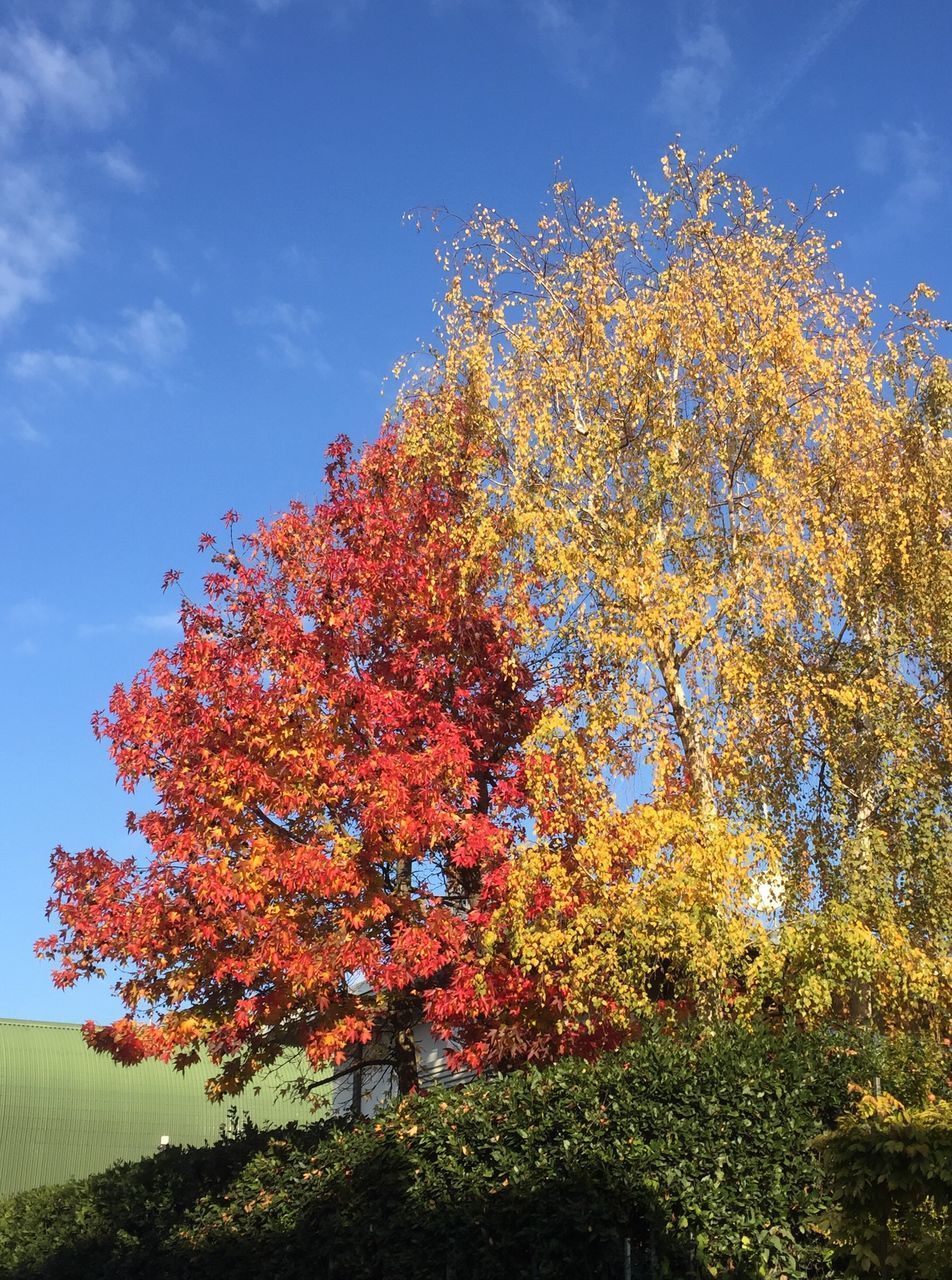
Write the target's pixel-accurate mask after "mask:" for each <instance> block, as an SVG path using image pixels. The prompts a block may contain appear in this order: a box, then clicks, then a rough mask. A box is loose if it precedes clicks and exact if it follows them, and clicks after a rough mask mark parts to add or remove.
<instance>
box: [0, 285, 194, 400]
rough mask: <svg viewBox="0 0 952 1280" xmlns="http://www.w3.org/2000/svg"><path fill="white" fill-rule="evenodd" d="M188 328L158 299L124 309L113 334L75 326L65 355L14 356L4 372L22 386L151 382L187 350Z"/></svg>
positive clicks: (37, 352)
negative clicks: (41, 382)
mask: <svg viewBox="0 0 952 1280" xmlns="http://www.w3.org/2000/svg"><path fill="white" fill-rule="evenodd" d="M187 343H188V326H187V325H186V323H185V321H184V319H183V318H182V316H181V315H179V313H178V312H177V311H173V310H172V308H171V307H169V306H168V305H167V304H166V303H165V302H163V301H162V299H161V298H156V300H155V301H154V302H153V303H152V305H151V306H148V307H142V308H135V307H127V308H126V309H125V310H124V311H123V312H122V315H121V317H120V320H119V322H118V324H117V325H115V326H114V327H113V328H105V327H103V326H101V325H90V324H79V325H74V326H73V328H72V329H71V330H70V333H69V347H68V348H67V349H65V350H55V349H49V348H47V349H41V350H32V351H18V352H15V353H14V354H13V355H11V356H10V357H9V359H8V361H7V370H8V372H9V373H10V374H12V375H13V377H15V378H19V379H21V380H23V381H34V382H35V381H46V382H54V383H64V382H71V383H74V384H77V385H80V386H91V387H96V386H98V387H119V386H126V385H128V384H129V383H133V382H137V381H140V380H141V379H142V378H144V377H149V376H152V375H154V374H156V373H158V372H159V371H161V370H162V369H164V368H166V367H167V366H168V365H170V364H171V363H172V362H173V361H174V360H175V359H176V358H177V357H178V356H179V355H181V353H182V352H183V351H184V350H185V347H186V345H187Z"/></svg>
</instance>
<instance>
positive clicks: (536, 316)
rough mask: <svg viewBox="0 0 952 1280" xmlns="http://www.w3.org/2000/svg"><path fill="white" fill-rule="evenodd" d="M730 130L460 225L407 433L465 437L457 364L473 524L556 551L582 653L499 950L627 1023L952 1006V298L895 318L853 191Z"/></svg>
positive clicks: (548, 637)
mask: <svg viewBox="0 0 952 1280" xmlns="http://www.w3.org/2000/svg"><path fill="white" fill-rule="evenodd" d="M724 165H725V157H723V156H721V157H717V158H715V159H714V160H713V161H712V162H710V163H706V162H705V161H704V160H703V159H702V160H701V161H699V162H698V163H696V164H695V163H691V162H690V161H689V160H688V158H687V156H686V155H685V152H684V151H683V150H682V149H681V147H680V146H679V145H678V144H675V145H674V146H672V147H671V148H670V150H669V152H668V154H667V156H666V157H665V159H664V160H663V163H662V167H663V175H664V182H663V184H662V185H661V187H660V189H658V190H655V189H652V188H651V187H650V186H649V185H648V184H647V183H644V182H642V181H640V180H637V181H638V187H639V190H640V210H639V213H638V215H637V217H636V218H634V219H631V218H630V217H629V216H627V215H626V214H625V212H624V211H623V208H622V205H621V203H620V202H619V201H616V200H613V201H611V202H610V203H608V204H607V205H605V206H604V207H600V206H599V205H597V204H596V203H595V202H593V201H591V200H580V199H579V198H578V196H577V194H576V192H575V190H574V188H573V187H572V185H571V184H570V183H568V182H565V181H557V182H556V184H555V186H554V188H553V192H552V203H551V207H550V211H549V212H547V213H546V214H545V215H544V216H543V217H542V218H541V219H540V221H539V223H538V226H537V227H536V228H535V229H533V230H531V231H528V232H523V231H522V230H521V229H520V228H519V227H518V226H517V225H516V224H515V223H513V222H511V221H509V220H507V219H505V218H503V217H501V216H499V215H498V214H497V213H495V212H494V211H493V210H489V209H485V208H480V209H477V211H476V212H475V214H474V215H473V217H472V218H471V219H470V220H469V221H468V222H466V223H464V224H463V225H462V226H461V227H460V229H459V231H458V233H457V234H456V236H455V237H454V239H453V241H452V243H451V244H450V245H449V246H448V248H447V250H446V253H445V258H444V265H445V269H446V273H447V287H446V293H445V297H444V299H443V304H442V310H441V321H440V330H439V344H438V350H437V354H436V356H435V357H433V358H432V359H431V360H430V361H429V363H428V367H427V368H426V369H425V370H423V371H422V372H421V373H420V374H418V375H417V376H416V377H413V378H410V379H408V381H407V385H406V392H405V396H406V400H407V403H408V404H412V403H413V402H420V401H425V402H426V403H427V405H428V409H429V411H428V412H427V413H425V414H416V415H415V416H414V414H413V413H408V415H407V418H408V421H410V422H411V424H412V423H413V422H416V423H418V424H422V425H421V427H420V429H419V430H417V431H415V432H414V429H413V427H412V425H411V428H410V440H409V443H410V445H411V448H412V449H413V450H414V451H415V453H416V455H417V456H418V457H419V458H420V459H421V462H422V465H424V466H425V467H427V468H439V467H441V466H443V465H445V459H446V456H447V454H448V453H449V452H451V451H452V448H453V426H452V423H453V422H454V421H455V420H456V418H455V417H454V415H456V414H457V407H458V404H459V400H460V398H462V399H463V401H464V402H465V404H466V406H467V411H468V420H469V422H470V423H471V424H475V430H476V431H477V433H478V434H479V436H480V438H481V442H482V447H481V448H480V449H477V450H474V451H473V454H472V456H473V457H474V458H479V459H480V460H481V464H482V465H481V469H480V470H477V471H474V473H473V476H472V487H473V495H474V496H475V498H476V501H477V505H479V504H481V506H482V509H483V510H484V512H485V513H486V519H485V521H484V522H483V523H482V524H481V525H480V524H479V522H478V521H477V524H476V526H475V527H474V530H473V545H474V548H476V549H477V550H478V552H479V553H480V554H482V553H483V552H484V551H485V549H486V545H487V543H488V542H489V541H492V542H493V543H494V545H495V550H496V551H497V552H498V553H499V555H500V558H501V563H503V564H504V565H505V564H506V563H512V564H518V565H519V566H520V568H524V567H526V566H528V568H529V570H530V577H531V579H532V580H533V581H534V582H535V585H536V592H535V596H534V598H533V599H532V600H528V601H527V602H526V604H525V609H524V616H523V617H522V618H521V619H520V623H521V625H522V626H523V628H524V633H525V634H526V635H527V636H530V637H531V641H530V648H533V649H534V650H535V652H536V661H537V662H538V663H540V664H542V665H544V666H545V665H547V668H548V671H549V674H550V679H551V681H552V682H553V684H554V683H559V684H561V685H562V687H563V694H562V702H561V705H560V706H559V707H558V710H557V712H555V713H553V714H550V715H549V716H547V717H544V718H543V721H542V723H541V724H540V727H539V729H538V731H537V740H536V743H535V744H534V748H533V750H534V752H535V755H534V756H533V755H532V753H531V752H530V768H531V767H532V765H531V760H532V759H535V760H536V761H537V765H536V767H537V770H538V777H537V778H536V782H535V785H536V788H537V795H536V801H537V812H538V814H540V815H544V818H537V820H536V824H535V827H534V829H533V831H532V832H531V839H527V841H526V843H525V845H524V846H523V848H522V849H521V850H520V851H519V852H518V854H517V855H516V856H515V857H514V858H513V860H512V865H511V867H510V868H509V877H510V893H509V896H508V898H507V899H506V900H505V903H503V902H502V901H501V902H500V906H499V909H498V913H497V918H496V919H495V920H494V922H493V927H492V928H491V929H490V930H489V931H488V933H487V940H486V941H485V943H484V946H483V948H482V951H481V953H480V956H479V958H478V963H479V964H481V965H482V966H484V968H485V970H486V973H487V975H491V974H492V972H493V970H494V966H498V965H499V964H502V963H505V964H506V965H509V966H515V968H516V969H517V970H518V972H519V973H520V974H521V975H523V976H525V975H530V976H531V977H532V978H533V979H534V980H536V979H537V980H538V981H539V982H541V983H542V984H543V985H545V986H546V989H548V990H557V991H558V992H559V993H560V1001H561V1003H560V1007H559V1012H558V1020H560V1025H562V1024H565V1022H566V1020H568V1022H570V1023H571V1021H572V1019H574V1020H575V1023H574V1025H575V1026H576V1027H580V1026H584V1025H586V1022H587V1020H590V1019H592V1018H593V1017H597V1016H598V1017H604V1016H608V1017H611V1018H612V1019H614V1020H615V1022H616V1023H617V1026H618V1028H619V1034H621V1033H622V1032H623V1030H624V1028H626V1027H630V1026H631V1025H632V1020H633V1019H637V1018H640V1017H642V1016H644V1015H646V1014H647V1013H649V1012H651V1010H652V1009H657V1007H658V1004H659V1001H662V1002H664V1003H665V1004H667V1003H668V1002H669V1001H670V1000H672V999H673V1000H678V999H681V1000H683V1001H686V1002H687V1004H688V1005H689V1006H690V1007H691V1008H696V1009H705V1010H707V1011H708V1012H709V1013H710V1014H711V1015H712V1016H718V1015H724V1014H727V1013H729V1012H731V1011H735V1012H736V1011H737V1010H739V1009H748V1010H749V1009H754V1008H762V1007H763V1006H764V1005H765V1004H768V1005H773V1006H775V1007H779V1008H783V1009H787V1010H793V1011H796V1012H797V1013H798V1014H799V1015H800V1016H802V1017H803V1018H805V1019H807V1020H816V1019H821V1018H828V1017H853V1018H862V1019H867V1020H870V1019H871V1020H873V1021H875V1022H877V1023H878V1024H881V1025H887V1026H893V1025H916V1026H923V1025H927V1026H929V1027H931V1028H932V1029H934V1030H936V1031H938V1032H941V1033H942V1034H946V1033H947V1032H948V1025H947V1024H948V1020H949V1019H948V1009H949V997H950V994H952V988H950V982H952V963H950V945H949V944H950V934H952V837H950V830H952V827H950V814H952V805H950V798H952V766H950V762H952V697H950V693H952V689H950V681H952V571H950V570H952V563H950V561H952V444H950V424H952V381H950V375H949V370H948V367H947V364H946V362H945V361H944V359H943V358H942V357H941V355H940V354H939V352H938V350H937V343H938V341H939V337H940V333H941V330H942V329H944V328H945V327H946V326H944V325H943V324H941V323H940V322H938V321H936V320H935V319H933V317H932V315H931V313H930V311H929V310H928V303H929V302H930V301H931V298H932V294H931V292H930V291H929V290H928V289H927V288H926V287H925V286H919V287H918V288H917V289H916V290H915V291H914V293H913V295H912V297H911V299H910V302H909V303H908V304H907V306H906V307H905V308H898V309H894V310H893V312H892V314H891V318H890V319H889V321H888V323H887V324H886V326H885V328H884V327H883V325H882V321H881V312H880V309H879V307H878V306H877V302H876V299H875V298H874V296H873V295H872V293H871V291H870V290H869V289H868V288H864V289H853V288H850V287H848V286H847V285H846V283H845V282H844V281H843V279H842V278H841V277H840V276H839V275H838V274H837V273H836V272H835V271H834V269H833V267H832V265H831V249H830V246H829V244H828V242H827V240H826V238H825V236H824V235H823V232H822V229H821V228H822V225H823V221H824V219H825V217H826V216H831V215H832V213H833V210H832V208H831V207H830V202H829V200H827V199H819V198H818V199H816V200H815V201H814V202H813V203H812V204H811V205H810V207H809V208H808V209H806V210H805V211H803V212H799V211H797V210H796V209H795V208H794V207H793V206H790V207H789V210H788V212H787V214H785V215H784V216H783V217H781V216H780V215H779V213H778V212H777V211H776V210H775V207H774V205H773V204H772V202H771V200H770V198H769V196H768V195H767V194H766V193H761V194H758V193H755V192H754V191H753V190H751V188H750V187H749V186H748V185H747V184H746V183H745V182H743V181H742V180H740V179H738V178H735V177H733V176H731V175H730V174H729V173H728V172H727V171H726V169H725V167H724ZM441 406H442V409H441ZM441 422H445V423H447V424H448V425H447V427H446V431H445V433H444V432H443V431H442V430H441V428H440V423H441ZM500 540H501V544H502V545H501V546H500V545H499V544H500ZM553 761H558V767H553ZM573 774H574V776H575V781H574V782H572V781H570V780H567V779H570V778H571V776H572V775H573ZM520 886H521V894H522V896H521V898H520ZM540 886H541V887H543V888H544V890H545V892H544V893H542V894H541V896H540V893H539V889H540ZM520 902H522V907H518V906H517V904H518V903H520ZM533 904H534V905H533ZM487 980H488V978H487ZM520 1016H524V1013H523V1014H520ZM550 1016H554V1015H551V1010H550Z"/></svg>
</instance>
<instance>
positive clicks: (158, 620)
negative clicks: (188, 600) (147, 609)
mask: <svg viewBox="0 0 952 1280" xmlns="http://www.w3.org/2000/svg"><path fill="white" fill-rule="evenodd" d="M180 621H181V614H180V613H179V611H178V610H177V609H170V610H168V611H167V612H165V613H137V614H136V616H135V618H133V620H132V625H133V626H134V627H135V629H136V631H178V629H179V624H180Z"/></svg>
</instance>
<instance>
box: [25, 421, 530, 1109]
mask: <svg viewBox="0 0 952 1280" xmlns="http://www.w3.org/2000/svg"><path fill="white" fill-rule="evenodd" d="M450 417H451V418H452V422H453V423H454V424H455V426H453V427H452V428H451V427H450V425H449V422H446V423H444V424H443V426H444V430H445V431H447V432H450V431H451V430H452V432H453V445H452V449H453V457H454V461H453V462H452V463H451V465H450V466H448V467H444V468H442V470H441V471H440V473H439V474H436V473H434V474H432V475H427V474H425V473H423V472H421V470H420V469H419V467H417V466H415V464H414V462H413V459H412V458H410V457H409V456H408V455H407V454H406V452H405V450H404V448H403V446H402V445H401V443H400V431H399V429H398V427H397V426H395V425H390V426H388V427H386V428H385V429H384V431H383V432H382V434H381V437H380V438H379V440H378V441H377V442H376V443H374V444H372V445H371V446H369V447H368V448H367V449H366V451H365V452H363V453H362V454H361V455H360V456H359V457H358V458H356V459H355V458H354V457H353V456H352V453H351V450H350V447H349V445H348V443H347V442H346V440H343V439H341V440H339V441H338V442H337V443H336V444H334V445H333V446H332V448H331V449H330V451H329V456H330V464H329V466H328V469H327V484H328V496H327V499H326V500H325V501H323V502H321V503H319V504H318V505H317V506H315V507H313V508H309V507H306V506H304V505H302V504H300V503H295V504H293V505H292V506H291V508H290V510H289V511H288V512H287V513H286V514H284V515H281V516H279V517H278V518H277V519H274V520H273V521H271V522H270V523H262V524H260V525H259V527H258V528H257V529H256V531H255V532H253V533H251V534H249V535H247V536H242V537H238V538H235V537H234V530H233V528H232V527H231V526H232V525H233V524H234V521H235V520H236V519H237V517H235V516H234V515H233V514H229V515H228V516H226V517H225V524H226V526H228V534H227V536H226V537H225V538H224V539H223V540H222V541H218V540H216V539H215V538H214V537H212V536H211V535H205V536H204V537H203V538H202V540H201V547H202V548H203V549H204V550H205V551H206V552H208V553H210V554H211V557H212V560H213V569H212V571H211V572H210V573H209V574H208V575H207V577H206V578H205V579H204V593H205V594H204V599H203V600H200V601H198V602H191V601H189V600H187V599H186V600H185V602H184V604H183V606H182V613H181V623H182V631H183V634H182V638H181V640H180V641H179V643H178V644H177V645H176V646H175V647H174V648H171V649H168V650H161V651H159V652H158V653H156V654H155V655H154V656H153V657H152V659H151V661H150V663H149V665H148V666H147V667H146V669H145V670H144V671H142V672H141V673H140V674H139V675H138V676H137V677H136V678H135V679H134V680H133V681H132V682H131V683H130V684H129V685H128V686H125V687H123V686H118V687H117V688H116V689H115V691H114V693H113V695H112V698H111V700H110V703H109V709H108V712H106V713H100V714H99V715H97V716H96V717H95V719H94V726H95V730H96V733H97V735H98V736H99V737H101V738H103V739H105V740H106V742H107V743H108V744H109V748H110V751H111V754H112V757H113V759H114V761H115V764H116V768H117V771H118V777H119V780H120V781H121V783H122V785H123V786H124V787H125V788H126V789H127V790H128V791H130V792H133V791H135V790H136V789H137V788H139V787H140V786H142V785H145V786H146V787H147V788H148V789H150V793H151V795H152V797H153V802H152V803H151V806H150V807H149V808H148V809H147V811H145V812H140V813H138V814H134V813H133V814H130V816H129V826H130V829H131V830H133V831H135V832H138V833H140V834H141V835H142V836H143V837H144V839H145V841H146V843H147V846H148V856H147V858H146V859H145V860H143V861H139V860H137V859H135V858H132V857H129V858H125V859H123V860H117V859H114V858H113V857H111V856H110V855H109V854H107V853H106V852H104V851H102V850H96V849H86V850H84V851H83V852H80V853H75V854H70V853H67V852H65V851H63V850H62V849H60V850H58V851H57V853H56V854H55V856H54V859H53V872H54V894H53V898H52V900H51V903H50V909H51V911H52V912H54V913H55V915H56V916H57V917H58V922H59V927H58V931H57V932H56V933H54V934H53V935H52V936H50V937H49V938H47V939H45V940H43V941H42V942H41V943H40V944H38V949H39V950H40V951H41V953H43V954H45V955H48V956H50V957H52V958H55V959H56V960H57V961H58V965H59V967H58V969H57V971H56V974H55V980H56V982H57V983H58V984H59V985H61V986H66V985H70V984H72V983H73V982H75V981H76V980H77V979H79V978H81V977H83V976H87V975H93V974H102V973H103V972H104V969H105V967H106V966H107V965H111V966H118V967H119V970H120V972H121V974H122V977H121V978H120V981H119V983H118V987H117V990H118V993H119V995H120V996H121V998H122V1000H123V1002H124V1004H125V1006H126V1007H127V1009H128V1016H126V1017H123V1018H122V1019H120V1020H118V1021H117V1022H115V1023H114V1024H113V1025H111V1026H108V1027H105V1028H101V1029H98V1030H97V1029H96V1028H95V1027H94V1026H93V1025H92V1024H88V1025H87V1027H86V1029H85V1030H86V1036H87V1039H88V1040H89V1042H90V1043H91V1044H92V1045H93V1046H94V1047H95V1048H97V1049H100V1050H103V1051H107V1052H109V1053H111V1054H113V1055H114V1056H115V1057H116V1058H118V1059H119V1060H121V1061H124V1062H135V1061H138V1060H140V1059H141V1058H143V1057H148V1056H162V1057H170V1056H171V1057H174V1058H175V1060H176V1062H177V1063H179V1064H180V1065H183V1066H184V1065H186V1064H188V1063H190V1062H194V1061H195V1060H196V1059H197V1057H198V1049H199V1048H200V1047H205V1048H206V1049H207V1050H208V1052H209V1054H210V1057H211V1060H212V1062H213V1063H215V1064H216V1066H217V1077H216V1079H215V1080H214V1081H213V1082H211V1084H212V1088H213V1091H217V1092H218V1093H221V1092H226V1093H227V1092H233V1091H235V1090H237V1089H239V1088H240V1087H241V1086H242V1085H243V1084H244V1083H245V1082H246V1081H247V1080H249V1079H250V1078H251V1077H252V1076H253V1075H254V1073H255V1072H256V1071H258V1070H259V1069H261V1068H262V1067H264V1066H266V1065H267V1064H268V1063H271V1062H273V1061H274V1060H275V1059H276V1058H277V1057H278V1055H279V1054H281V1053H282V1052H284V1051H285V1050H286V1049H287V1048H288V1047H300V1048H302V1049H303V1050H305V1051H306V1054H307V1057H308V1058H309V1059H310V1062H311V1064H312V1065H313V1067H314V1068H316V1069H323V1068H324V1067H325V1065H326V1064H327V1063H328V1062H334V1063H337V1064H338V1069H339V1070H341V1071H346V1070H347V1069H348V1066H347V1060H346V1059H347V1055H348V1052H349V1051H350V1050H351V1049H352V1048H353V1047H354V1046H356V1045H359V1044H361V1043H364V1042H367V1041H368V1040H370V1039H371V1037H372V1036H373V1037H376V1038H377V1039H379V1040H380V1041H381V1043H382V1044H384V1045H385V1046H389V1047H388V1050H387V1053H386V1055H383V1054H382V1052H378V1053H377V1054H376V1060H377V1061H383V1060H387V1061H389V1062H390V1063H391V1064H392V1066H393V1068H394V1070H395V1073H396V1078H397V1081H398V1084H399V1087H400V1089H401V1090H402V1091H407V1090H409V1089H411V1088H412V1087H413V1086H414V1085H415V1083H416V1078H417V1075H416V1073H417V1064H416V1054H415V1049H414V1042H413V1034H412V1032H413V1027H414V1025H415V1024H416V1023H418V1022H419V1021H420V1020H421V1018H422V1017H423V1016H424V1015H425V1013H426V1010H427V1003H428V1001H429V1000H430V999H432V997H433V994H434V993H435V992H437V991H439V990H440V989H441V988H444V987H446V986H447V985H448V984H449V983H450V982H451V981H452V980H453V976H454V966H455V964H456V962H457V960H458V958H459V956H460V954H461V952H462V950H463V949H464V947H465V945H466V936H467V930H468V929H470V928H471V924H470V921H469V913H470V909H471V907H473V906H474V905H475V902H476V900H477V899H478V897H479V895H480V893H481V889H482V884H483V880H484V878H485V877H486V875H487V873H488V872H490V871H491V870H492V869H493V868H494V867H495V866H496V865H497V864H499V863H500V862H501V861H502V860H503V859H504V857H505V855H506V853H507V850H508V849H509V847H510V846H511V844H512V842H513V841H514V839H515V838H516V836H517V835H518V833H519V831H520V822H521V818H520V803H519V799H518V797H519V786H518V784H517V778H518V775H519V772H520V744H521V742H522V740H523V738H524V737H525V736H526V733H527V731H528V730H529V729H530V728H531V727H532V724H533V723H534V720H535V719H536V718H537V708H536V705H535V704H534V702H533V701H532V683H533V681H532V677H531V675H530V672H529V670H528V668H527V667H526V666H525V665H524V664H523V663H522V661H521V660H520V657H519V653H518V646H517V636H516V633H515V631H514V629H513V627H512V626H511V624H510V623H509V622H508V621H507V620H506V617H505V614H504V611H503V608H502V602H501V601H500V599H499V598H498V595H497V594H496V593H495V592H494V588H495V586H496V583H497V580H498V576H499V575H498V572H497V569H496V567H495V566H494V564H493V562H492V558H491V556H490V555H489V554H487V555H485V556H484V557H483V558H482V560H479V559H478V557H474V554H473V545H474V544H473V541H472V536H471V535H472V532H473V531H472V529H470V528H469V527H468V524H467V510H468V505H469V503H470V498H469V496H468V488H467V485H468V474H469V471H471V470H473V469H476V470H478V464H476V462H475V460H474V459H472V458H471V457H470V456H469V453H470V451H471V448H472V444H471V442H470V441H468V437H467V428H466V423H465V421H464V419H463V417H462V415H461V413H460V412H459V410H458V407H455V408H452V409H451V410H450ZM175 576H176V575H170V579H171V578H174V577H175Z"/></svg>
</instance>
